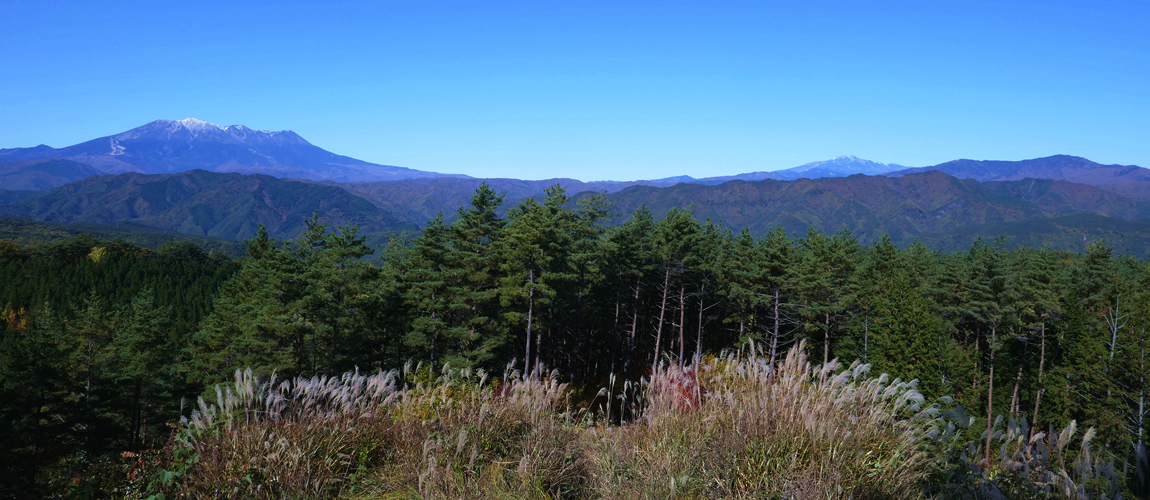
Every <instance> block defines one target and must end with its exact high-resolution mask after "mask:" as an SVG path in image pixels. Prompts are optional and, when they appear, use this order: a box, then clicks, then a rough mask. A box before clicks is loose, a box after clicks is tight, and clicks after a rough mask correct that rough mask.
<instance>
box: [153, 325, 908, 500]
mask: <svg viewBox="0 0 1150 500" xmlns="http://www.w3.org/2000/svg"><path fill="white" fill-rule="evenodd" d="M418 373H422V374H423V375H422V376H419V375H417V374H418ZM427 373H428V372H427V371H426V370H424V371H422V372H420V371H418V370H410V369H409V370H405V371H403V372H388V373H379V374H376V375H371V376H363V375H359V374H354V373H352V374H347V375H344V376H343V377H338V378H334V377H333V378H324V377H317V378H311V379H302V378H299V379H295V380H292V381H276V380H274V379H273V380H270V381H265V382H263V383H261V382H260V381H258V380H256V379H255V378H254V377H252V375H251V373H250V372H244V373H237V376H236V381H235V383H234V384H232V385H231V386H228V387H226V388H223V389H221V390H219V391H218V393H217V398H216V399H217V401H216V402H215V404H207V403H205V402H202V401H201V403H200V407H199V409H198V410H197V411H196V412H195V413H194V414H193V416H192V418H190V419H188V420H187V421H186V422H184V423H183V425H182V426H181V429H180V431H179V432H178V433H177V434H176V437H175V438H174V439H173V441H172V443H171V444H170V445H169V448H168V449H167V450H166V454H165V456H166V457H167V458H166V461H165V462H164V463H163V469H164V470H161V471H153V472H154V473H153V475H154V476H155V477H161V478H163V481H158V482H156V483H154V486H155V488H156V489H157V490H160V491H164V492H166V493H168V494H169V495H170V494H176V495H181V496H188V497H221V496H225V497H246V498H304V497H306V498H315V497H341V496H342V497H359V498H379V497H385V498H586V497H597V498H674V497H678V498H714V497H726V498H903V497H915V496H918V494H919V492H921V491H922V481H923V479H924V478H925V477H926V475H927V473H928V472H929V470H930V468H931V463H930V461H929V460H928V458H926V457H925V456H924V455H923V454H922V453H921V452H920V451H919V449H920V448H921V440H922V439H923V438H924V436H925V434H926V432H927V430H928V428H929V426H930V422H931V420H930V417H931V414H930V413H929V411H926V410H920V407H921V406H922V398H921V396H919V395H918V393H917V392H916V391H915V390H914V386H913V384H909V383H904V382H900V381H897V380H896V381H889V380H887V378H886V377H885V376H880V377H867V375H866V367H865V366H862V365H852V366H851V367H850V368H847V369H845V370H841V371H839V370H838V368H837V367H836V366H835V365H833V364H829V365H828V366H811V364H810V363H808V361H807V360H806V357H805V356H804V355H803V348H802V347H801V346H799V347H796V348H795V349H793V350H792V351H791V352H790V354H789V355H788V356H787V357H786V359H785V360H784V361H783V362H782V363H781V364H780V365H779V366H778V367H774V368H772V367H770V366H768V365H767V363H766V362H765V361H764V360H762V359H760V358H757V357H755V356H751V357H739V356H737V355H730V356H724V357H720V358H709V359H706V360H703V361H701V362H699V363H697V364H696V365H695V366H691V367H687V368H685V369H680V368H677V367H674V366H671V367H667V368H661V369H659V370H657V371H656V373H655V374H654V375H653V376H652V377H651V378H650V379H648V380H645V381H643V382H641V383H639V384H630V385H628V389H627V390H626V391H625V394H623V395H621V397H620V398H619V399H621V400H622V401H624V402H625V403H626V404H627V406H628V410H629V412H626V413H625V414H626V415H632V416H634V418H632V419H630V420H629V421H624V422H622V423H620V424H619V425H609V424H607V423H606V422H607V421H608V419H606V418H603V419H593V418H591V417H590V416H588V414H587V413H585V412H578V413H572V412H571V411H570V409H569V408H568V402H567V391H566V389H565V387H564V385H563V384H560V383H558V382H556V380H555V377H554V375H553V374H552V376H540V375H541V374H538V373H537V374H535V376H533V377H526V378H525V377H522V376H520V375H519V374H517V373H515V372H513V371H509V372H508V373H505V374H504V377H503V378H502V379H501V380H498V381H491V380H488V379H487V377H486V376H485V375H484V374H482V373H469V372H466V371H452V370H445V372H444V374H443V375H441V376H439V377H438V378H435V379H432V377H431V376H430V375H428V374H427ZM609 396H610V397H612V398H615V397H616V395H614V394H610V395H609ZM608 406H609V407H610V406H611V405H608ZM577 416H579V417H581V418H576V417H577ZM604 417H605V416H604Z"/></svg>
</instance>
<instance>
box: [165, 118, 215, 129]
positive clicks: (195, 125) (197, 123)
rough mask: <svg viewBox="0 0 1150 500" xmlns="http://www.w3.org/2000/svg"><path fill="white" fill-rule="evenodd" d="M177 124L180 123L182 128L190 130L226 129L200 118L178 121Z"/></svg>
mask: <svg viewBox="0 0 1150 500" xmlns="http://www.w3.org/2000/svg"><path fill="white" fill-rule="evenodd" d="M175 123H178V124H179V125H180V126H181V127H184V128H186V129H188V130H203V129H220V130H223V129H224V127H221V126H219V125H216V124H214V123H212V122H206V121H204V120H201V119H199V118H184V119H183V120H180V121H177V122H175Z"/></svg>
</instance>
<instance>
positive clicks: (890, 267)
mask: <svg viewBox="0 0 1150 500" xmlns="http://www.w3.org/2000/svg"><path fill="white" fill-rule="evenodd" d="M502 203H503V197H502V196H501V195H500V194H498V193H496V192H495V191H494V190H492V189H491V188H490V187H489V186H487V185H486V184H484V185H481V186H480V187H479V188H478V189H477V190H476V192H475V194H474V196H473V197H472V198H471V200H470V203H469V205H467V206H464V207H461V208H460V209H459V210H458V213H457V218H456V220H455V221H454V222H452V223H450V224H448V223H445V222H444V218H443V217H442V216H439V217H436V218H435V219H433V220H431V221H430V222H428V223H427V225H426V226H425V227H424V228H423V230H422V231H421V232H420V234H418V235H415V236H414V237H412V238H395V239H393V240H392V242H391V243H389V244H387V245H384V246H382V247H381V248H379V249H378V252H373V250H372V249H371V248H369V247H368V246H367V245H366V244H365V242H364V239H363V237H361V236H359V235H358V234H357V232H356V229H355V228H354V227H348V226H344V227H335V228H329V227H328V226H327V224H325V223H323V222H321V221H320V219H319V218H318V216H314V217H313V218H312V219H311V220H310V221H308V223H307V225H306V227H307V229H306V230H305V231H304V233H303V234H301V235H300V236H299V237H298V238H297V239H295V240H293V241H287V242H281V241H276V240H274V239H271V238H269V237H268V235H267V233H266V231H261V232H260V234H259V235H258V236H257V237H256V238H253V239H252V240H249V241H248V242H247V245H248V251H247V252H248V254H247V257H246V258H244V259H241V260H239V261H238V262H233V261H230V260H227V259H222V258H217V257H213V256H210V255H207V254H204V253H203V252H202V251H200V252H199V254H198V255H191V256H189V255H184V254H195V252H194V251H193V250H192V248H189V247H188V246H186V245H184V246H181V247H179V248H169V249H167V250H165V249H160V250H159V251H156V252H150V253H149V252H143V251H137V250H132V249H130V248H129V249H127V250H125V248H127V247H124V246H120V247H117V246H115V245H102V246H101V245H97V244H95V243H93V242H91V241H80V240H74V241H72V242H69V243H68V245H73V246H74V247H75V248H76V249H78V250H74V251H71V253H69V252H65V251H62V250H53V251H52V252H56V253H58V254H59V255H55V254H53V253H52V252H48V251H47V250H37V251H32V250H21V249H18V248H15V247H12V246H11V245H9V246H7V247H4V246H0V263H3V272H4V273H5V274H4V278H5V280H4V281H3V283H5V284H6V285H5V286H4V287H3V289H0V293H2V294H3V295H0V300H4V301H5V303H6V304H7V306H6V308H5V310H4V315H5V316H4V322H3V326H0V328H4V337H3V342H4V343H5V344H4V345H5V349H4V351H3V354H0V357H2V358H3V359H2V360H0V363H2V364H0V373H2V376H3V377H4V381H3V382H4V384H3V386H4V391H5V394H4V396H5V401H6V403H5V405H4V408H3V411H4V414H3V416H2V418H3V424H4V425H5V426H6V427H7V428H10V429H17V428H18V429H22V433H20V434H12V433H5V435H7V436H13V435H19V436H29V435H33V436H39V437H35V438H23V437H21V438H10V439H16V440H19V439H23V440H24V441H20V442H13V443H12V444H10V445H9V444H6V447H5V449H6V450H9V451H7V452H6V453H7V455H8V456H7V457H5V458H6V462H7V465H6V470H9V471H11V470H17V469H19V470H23V469H20V468H21V467H24V468H27V467H30V466H31V465H29V464H33V463H34V464H38V465H37V467H41V468H44V467H56V468H57V469H53V470H57V471H59V470H64V469H60V468H61V467H63V468H65V469H66V468H67V467H72V469H67V470H69V471H70V472H69V474H76V472H74V471H73V470H78V469H79V467H80V465H77V464H81V463H83V464H87V465H88V466H91V464H93V463H95V462H97V458H98V457H99V456H100V454H101V453H108V452H112V451H118V450H123V449H136V448H139V447H146V446H154V445H155V444H156V443H157V441H156V440H162V439H164V438H166V435H165V434H164V432H163V431H162V428H160V427H158V426H162V424H163V422H165V421H171V420H173V419H175V418H176V417H177V416H178V415H179V414H180V412H181V411H182V409H181V407H180V404H179V403H180V399H181V398H184V400H185V401H189V400H192V399H194V397H195V396H196V395H197V394H200V393H202V392H203V391H205V390H209V391H210V390H211V389H210V388H211V387H213V386H214V385H215V384H217V383H221V382H225V381H227V380H228V379H229V377H230V376H231V373H233V372H234V371H235V370H236V369H237V368H252V369H253V370H254V371H255V372H256V373H257V374H264V375H269V374H271V373H272V372H277V373H279V374H281V375H282V376H292V375H296V374H313V373H321V374H338V373H343V372H346V371H351V370H359V371H361V372H367V371H375V370H379V369H390V368H396V367H400V366H403V365H404V364H405V363H412V362H414V363H423V364H424V365H426V366H436V367H438V366H443V365H450V366H454V367H474V368H484V369H487V370H489V371H491V372H493V373H500V372H502V369H503V367H504V366H505V365H506V364H507V363H509V362H511V361H512V360H515V363H516V364H515V366H516V367H517V368H518V369H520V370H523V371H530V370H531V368H532V367H535V366H546V367H547V368H548V369H555V370H558V372H559V373H560V374H561V376H562V377H564V378H565V379H566V380H568V381H570V382H572V384H573V385H574V386H583V387H587V388H589V389H590V390H591V391H594V390H597V389H598V387H600V386H602V385H604V384H606V383H607V381H608V380H609V379H610V377H611V375H612V374H614V375H617V376H618V378H619V379H637V378H638V377H642V376H644V375H645V374H649V373H650V372H651V370H652V367H653V366H655V365H656V364H658V363H668V364H679V365H686V364H691V363H692V362H693V360H694V359H695V357H696V356H709V355H713V354H715V353H718V352H720V351H721V350H724V349H755V350H758V352H759V353H760V354H761V355H762V356H763V357H764V358H766V359H769V360H774V359H777V358H778V357H780V356H781V355H782V353H783V352H785V349H787V348H789V347H790V346H791V345H795V344H796V343H797V342H799V341H805V342H806V345H807V346H808V348H809V349H810V352H809V353H808V355H809V356H810V358H811V359H813V360H817V361H821V362H826V361H829V360H831V359H835V358H838V359H840V360H843V361H847V362H849V361H852V360H856V359H857V360H861V361H864V362H866V363H870V364H871V365H872V367H873V370H875V371H879V372H886V373H890V374H891V375H892V376H895V377H900V378H902V379H904V380H909V379H917V380H918V381H919V386H918V387H919V390H920V391H921V392H922V393H923V394H924V395H925V396H926V397H927V398H928V399H936V398H943V397H945V398H948V399H947V401H952V403H948V404H954V405H958V406H961V407H962V408H964V409H965V411H966V412H968V413H969V414H970V415H973V416H978V417H979V419H980V421H979V424H978V426H975V427H976V428H972V429H971V430H970V432H976V433H977V432H982V431H985V430H987V429H989V428H990V425H991V423H992V422H993V421H994V419H995V417H997V416H999V415H1002V416H1004V417H1006V418H1008V419H1012V420H1016V421H1024V422H1027V423H1028V424H1029V426H1030V427H1031V428H1033V429H1045V428H1047V427H1049V426H1064V425H1065V424H1066V423H1067V422H1069V421H1071V420H1075V421H1077V422H1078V424H1079V426H1082V427H1094V428H1095V429H1096V430H1097V437H1096V438H1095V445H1096V446H1097V447H1098V449H1101V450H1104V452H1105V453H1107V454H1109V456H1110V457H1112V458H1113V459H1114V461H1115V462H1116V463H1118V464H1125V465H1124V467H1126V469H1123V470H1129V471H1130V472H1129V475H1130V476H1131V477H1133V475H1134V471H1136V470H1141V469H1140V468H1139V466H1138V464H1137V463H1136V461H1137V457H1138V456H1139V452H1140V451H1139V450H1144V441H1145V434H1146V423H1145V420H1146V417H1147V414H1148V413H1150V408H1147V404H1146V403H1147V402H1146V389H1145V385H1146V384H1145V380H1146V375H1147V373H1148V372H1150V367H1148V366H1147V358H1146V354H1147V353H1146V344H1147V339H1148V336H1147V334H1146V326H1147V324H1148V323H1150V292H1148V291H1147V290H1150V288H1148V287H1147V286H1146V285H1147V284H1148V283H1150V266H1148V265H1147V263H1146V262H1144V261H1139V260H1136V259H1133V258H1130V257H1125V256H1114V255H1112V251H1111V250H1110V248H1109V247H1107V246H1106V244H1105V243H1103V242H1095V243H1092V244H1091V245H1090V246H1089V247H1088V249H1087V251H1086V252H1085V253H1078V254H1074V253H1067V252H1059V251H1053V250H1049V249H1035V248H1021V249H1015V250H1007V249H1006V245H1005V240H1004V239H1002V238H1000V239H998V240H995V241H985V240H981V239H979V240H975V241H973V242H972V243H971V246H970V248H969V249H968V250H966V251H962V252H956V253H949V254H947V253H941V252H939V251H936V250H932V249H930V248H927V247H926V246H925V245H923V244H921V243H913V244H911V245H909V246H907V247H905V248H899V247H898V246H896V245H895V244H893V243H892V242H891V240H890V239H889V238H880V239H879V240H877V241H876V242H875V243H874V244H872V245H861V244H860V243H859V242H858V239H857V238H856V237H854V236H853V235H852V234H850V232H849V231H846V230H843V231H839V232H837V233H834V234H829V235H828V234H823V233H821V232H819V231H817V230H813V229H812V230H809V231H808V232H807V233H806V234H803V235H790V234H787V233H786V231H784V230H783V229H782V228H776V229H774V230H772V231H770V232H768V233H767V234H765V235H754V234H751V233H750V232H749V231H741V232H733V231H731V230H730V229H728V228H725V227H723V226H722V225H720V224H716V223H713V222H711V221H699V220H698V219H697V218H696V217H695V216H694V213H693V210H692V208H690V207H686V208H678V209H672V210H671V211H669V212H668V213H667V214H666V215H665V216H663V217H659V218H656V217H654V216H653V214H652V213H651V212H650V211H649V210H647V209H646V208H640V209H638V210H636V211H635V212H634V213H632V214H629V215H627V217H626V218H625V220H624V221H622V222H621V223H617V220H616V219H617V218H618V217H619V214H616V213H613V211H612V207H611V206H610V204H609V203H608V202H607V201H606V200H605V198H604V197H603V196H601V195H589V196H582V197H580V198H579V199H578V200H572V199H570V198H569V197H568V196H567V195H566V193H565V192H564V190H563V189H562V188H560V187H559V186H555V187H552V188H550V189H548V190H547V192H546V195H545V196H544V197H542V199H541V200H535V199H528V200H525V201H523V202H522V203H520V204H519V205H517V206H515V207H512V208H510V209H509V210H507V211H506V215H501V213H503V212H502V211H501V206H502ZM65 246H67V245H60V246H59V247H60V248H64V247H65ZM84 248H87V250H86V251H85V250H84ZM97 248H102V249H103V250H102V252H97V250H96V249H97ZM37 252H39V253H37ZM133 252H135V253H133ZM180 252H184V253H183V254H181V253H180ZM367 256H371V257H367ZM165 259H167V260H165ZM121 261H122V262H123V264H118V263H119V262H121ZM197 262H198V263H199V264H196V263H197ZM121 265H122V266H124V269H133V270H134V271H123V272H121V273H120V274H114V273H113V272H112V271H113V270H114V269H119V268H117V267H115V266H121ZM52 266H57V267H52ZM68 266H72V267H68ZM148 266H159V267H158V268H149V267H148ZM196 266H201V267H196ZM63 269H67V271H63ZM145 269H152V270H151V271H147V270H145ZM125 273H126V274H125ZM132 273H136V274H132ZM62 276H66V278H62ZM84 276H91V278H84ZM209 276H210V278H208V277H209ZM181 277H187V278H181ZM193 277H198V278H195V279H192V278H193ZM61 279H62V280H64V281H66V282H68V283H69V284H68V285H66V286H63V287H59V288H58V289H57V288H54V287H53V286H51V285H48V284H47V281H43V280H48V281H51V280H61ZM188 279H192V281H186V280H188ZM37 280H41V281H37ZM69 280H70V281H69ZM181 280H184V281H181ZM197 280H198V281H197ZM13 290H20V291H13ZM162 297H163V298H162ZM161 298H162V299H161ZM197 304H198V305H197ZM177 311H182V312H178V313H177ZM33 353H38V354H33ZM22 394H23V395H22ZM28 394H32V395H35V396H34V397H35V398H40V399H37V400H35V401H31V400H29V401H24V400H23V399H20V398H25V399H27V398H32V397H33V396H27V395H28ZM45 401H51V402H52V403H51V404H44V402H45ZM51 412H57V413H58V414H59V415H61V416H60V417H59V418H55V419H52V418H45V417H44V415H43V414H45V413H51ZM981 419H985V421H983V420H981ZM145 420H147V421H146V422H145ZM61 421H62V422H66V423H67V425H57V424H48V423H45V422H61ZM52 425H57V427H52ZM20 426H23V427H20ZM979 426H981V427H979ZM77 429H81V430H82V432H81V431H80V430H77ZM988 436H989V434H988ZM96 437H98V439H96ZM35 439H41V441H36V442H34V443H33V442H29V440H35ZM49 442H51V443H52V444H51V446H54V447H55V448H51V447H48V448H46V447H45V446H46V445H45V444H42V443H49ZM989 442H990V441H989V439H988V440H987V441H986V443H987V445H986V448H985V449H984V450H980V452H982V453H984V454H986V455H989V454H991V453H994V451H993V450H991V449H990V446H989ZM133 443H135V444H133ZM79 452H83V453H85V455H84V458H83V459H82V460H81V459H78V458H75V457H76V456H77V454H78V453H79ZM1141 453H1142V456H1144V451H1142V452H1141ZM33 456H34V457H36V460H34V461H32V460H29V459H28V457H33ZM69 457H71V458H69ZM68 460H73V461H74V462H75V463H74V464H73V463H72V462H68ZM69 464H72V465H69ZM14 468H15V469H14ZM38 470H39V469H38ZM38 474H39V475H38V476H37V477H40V478H49V477H64V476H60V475H59V474H57V473H49V472H39V473H38ZM44 480H45V481H46V480H47V479H44ZM1131 481H1135V480H1134V479H1131ZM1141 481H1144V479H1141ZM6 483H7V482H6ZM7 484H16V483H7Z"/></svg>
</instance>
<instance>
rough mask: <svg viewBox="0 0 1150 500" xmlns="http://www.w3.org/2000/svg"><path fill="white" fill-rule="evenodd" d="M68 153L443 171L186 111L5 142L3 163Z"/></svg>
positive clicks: (258, 167)
mask: <svg viewBox="0 0 1150 500" xmlns="http://www.w3.org/2000/svg"><path fill="white" fill-rule="evenodd" d="M46 158H64V159H68V160H72V161H75V162H79V163H83V164H86V165H90V166H92V167H94V168H95V169H97V170H99V171H100V172H103V173H109V174H119V173H124V172H140V173H147V174H168V173H175V172H185V171H188V170H195V169H203V170H208V171H213V172H239V173H245V174H267V175H272V176H275V177H290V178H301V179H312V180H333V181H339V182H369V181H383V180H400V179H414V178H422V177H440V176H443V174H438V173H434V172H423V171H419V170H412V169H408V168H402V167H394V166H389V165H377V164H374V163H370V162H366V161H363V160H357V159H355V158H350V157H347V156H341V155H337V154H335V153H332V152H330V151H326V150H324V149H322V148H319V147H317V146H315V145H312V144H311V143H309V142H308V141H306V140H304V138H303V137H300V136H299V134H296V133H295V132H292V131H290V130H283V131H279V132H271V131H265V130H254V129H251V128H248V127H245V126H243V125H229V126H226V127H225V126H221V125H216V124H214V123H210V122H206V121H203V120H198V119H195V118H186V119H183V120H156V121H154V122H151V123H148V124H145V125H143V126H141V127H137V128H134V129H131V130H128V131H126V132H122V133H119V134H115V135H110V136H107V137H101V138H99V139H93V140H90V141H87V142H83V143H80V144H76V145H73V146H68V147H65V148H58V149H57V148H52V147H48V146H44V145H40V146H36V147H34V148H15V149H0V163H8V162H16V161H24V160H40V159H46Z"/></svg>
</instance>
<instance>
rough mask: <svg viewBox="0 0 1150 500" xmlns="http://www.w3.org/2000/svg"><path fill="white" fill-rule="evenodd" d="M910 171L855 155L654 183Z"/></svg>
mask: <svg viewBox="0 0 1150 500" xmlns="http://www.w3.org/2000/svg"><path fill="white" fill-rule="evenodd" d="M907 168H909V167H905V166H902V165H895V164H893V163H879V162H877V161H870V160H864V159H862V158H858V157H855V156H836V157H834V158H831V159H829V160H826V161H815V162H811V163H805V164H802V165H799V166H797V167H793V168H788V169H784V170H775V171H773V172H749V173H745V174H738V175H725V176H720V177H704V178H702V179H695V178H693V177H690V176H686V175H681V176H678V177H668V178H665V179H656V180H654V181H652V182H664V183H680V182H685V183H688V184H704V185H708V186H715V185H719V184H722V183H724V182H727V181H762V180H767V179H771V180H776V181H793V180H796V179H821V178H823V177H847V176H850V175H855V174H863V175H882V174H885V173H888V172H894V171H898V170H905V169H907Z"/></svg>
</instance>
